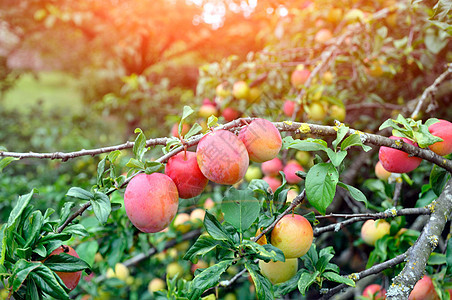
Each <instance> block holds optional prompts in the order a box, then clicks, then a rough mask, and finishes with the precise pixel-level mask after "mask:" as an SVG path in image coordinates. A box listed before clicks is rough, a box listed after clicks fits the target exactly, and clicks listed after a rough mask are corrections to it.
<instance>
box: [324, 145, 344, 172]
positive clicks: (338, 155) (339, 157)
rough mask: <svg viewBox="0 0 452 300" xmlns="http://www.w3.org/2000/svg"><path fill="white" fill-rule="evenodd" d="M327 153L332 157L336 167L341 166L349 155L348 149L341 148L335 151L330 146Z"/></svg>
mask: <svg viewBox="0 0 452 300" xmlns="http://www.w3.org/2000/svg"><path fill="white" fill-rule="evenodd" d="M326 154H328V157H329V158H330V160H331V162H332V163H333V165H334V166H335V167H339V165H340V164H341V163H342V161H343V160H344V158H345V157H346V156H347V151H344V150H340V151H339V152H334V151H333V150H331V149H330V148H327V149H326Z"/></svg>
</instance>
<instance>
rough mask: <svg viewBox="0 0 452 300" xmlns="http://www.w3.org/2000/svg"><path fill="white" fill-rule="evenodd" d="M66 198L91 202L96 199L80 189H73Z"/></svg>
mask: <svg viewBox="0 0 452 300" xmlns="http://www.w3.org/2000/svg"><path fill="white" fill-rule="evenodd" d="M66 196H69V197H74V198H78V199H81V200H91V199H93V198H94V195H93V194H92V193H90V192H88V191H85V190H84V189H82V188H79V187H71V188H70V189H69V191H68V192H67V193H66Z"/></svg>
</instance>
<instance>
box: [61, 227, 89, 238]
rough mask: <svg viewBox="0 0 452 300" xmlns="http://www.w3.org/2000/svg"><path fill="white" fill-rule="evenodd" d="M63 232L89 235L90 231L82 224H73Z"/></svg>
mask: <svg viewBox="0 0 452 300" xmlns="http://www.w3.org/2000/svg"><path fill="white" fill-rule="evenodd" d="M63 233H67V234H75V235H79V236H88V235H89V234H88V232H87V231H86V229H85V227H83V225H81V224H72V225H69V226H67V227H65V228H64V230H63Z"/></svg>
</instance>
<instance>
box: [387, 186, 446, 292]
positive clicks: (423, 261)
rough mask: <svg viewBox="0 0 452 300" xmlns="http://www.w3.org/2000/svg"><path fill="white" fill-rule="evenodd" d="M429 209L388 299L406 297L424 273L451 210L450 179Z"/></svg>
mask: <svg viewBox="0 0 452 300" xmlns="http://www.w3.org/2000/svg"><path fill="white" fill-rule="evenodd" d="M431 209H432V214H431V215H430V219H429V221H428V223H427V225H426V226H425V227H424V229H423V230H422V233H421V235H420V236H419V238H418V240H417V241H416V242H415V243H414V245H413V246H412V247H411V248H410V249H409V250H408V256H407V259H406V264H405V267H404V268H403V270H402V271H401V272H400V273H399V274H398V275H397V276H396V277H395V278H394V280H393V283H392V284H391V286H390V287H389V289H388V293H387V297H388V299H389V300H395V299H408V296H409V294H410V292H411V290H412V289H413V287H414V285H415V284H416V282H418V280H419V279H421V278H422V276H423V275H424V270H425V266H426V265H427V260H428V258H429V257H430V254H431V253H432V252H433V250H434V249H435V248H436V246H437V245H438V241H439V237H440V235H441V233H442V232H443V229H444V226H445V224H446V222H447V218H448V216H450V214H451V212H452V179H450V180H449V181H448V182H447V184H446V186H445V187H444V190H443V192H442V193H441V195H440V196H439V197H438V199H437V200H436V201H434V202H433V203H432V204H431Z"/></svg>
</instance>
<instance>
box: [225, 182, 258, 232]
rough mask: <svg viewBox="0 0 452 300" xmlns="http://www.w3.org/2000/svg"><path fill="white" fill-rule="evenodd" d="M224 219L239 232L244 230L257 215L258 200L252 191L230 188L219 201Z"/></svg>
mask: <svg viewBox="0 0 452 300" xmlns="http://www.w3.org/2000/svg"><path fill="white" fill-rule="evenodd" d="M221 211H222V212H223V214H224V220H225V221H226V222H228V223H229V224H231V225H232V226H234V228H235V229H237V230H238V231H239V232H242V233H243V232H244V231H245V230H247V229H248V228H250V226H251V225H252V224H253V223H254V221H255V220H256V219H257V217H258V216H259V211H260V206H259V201H258V200H257V199H256V198H254V193H253V191H250V190H236V189H235V188H230V189H229V190H228V191H227V193H226V195H225V197H224V198H223V201H222V203H221Z"/></svg>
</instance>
